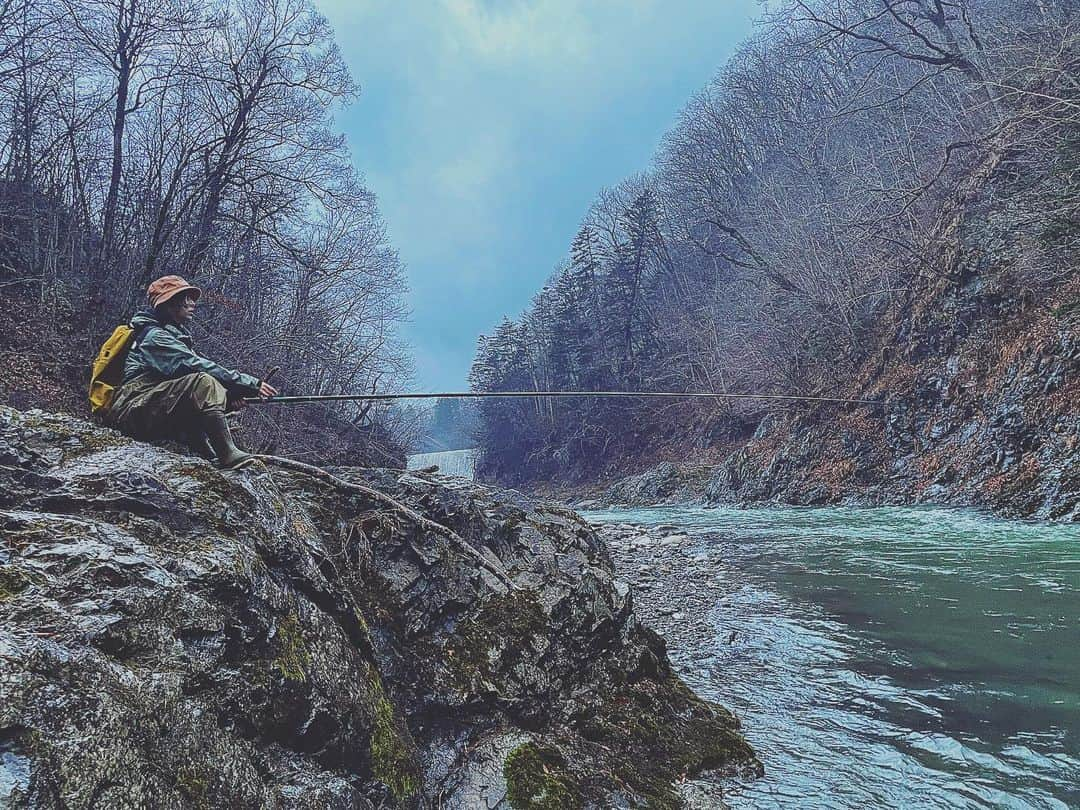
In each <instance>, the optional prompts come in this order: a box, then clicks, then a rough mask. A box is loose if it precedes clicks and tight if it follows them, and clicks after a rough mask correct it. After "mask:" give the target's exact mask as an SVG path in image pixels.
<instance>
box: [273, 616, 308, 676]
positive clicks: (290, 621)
mask: <svg viewBox="0 0 1080 810" xmlns="http://www.w3.org/2000/svg"><path fill="white" fill-rule="evenodd" d="M277 638H278V649H279V653H278V657H277V658H275V659H274V666H275V667H277V670H278V672H280V673H281V676H282V677H283V678H285V679H286V680H289V681H306V680H307V678H308V674H307V671H308V668H309V667H310V666H311V653H310V652H308V648H307V644H305V643H304V634H303V631H302V630H301V629H300V620H299V618H298V617H297V615H296V613H290V614H289V615H288V616H286V617H285V618H284V619H282V620H281V624H279V625H278V628H277Z"/></svg>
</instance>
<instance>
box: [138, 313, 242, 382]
mask: <svg viewBox="0 0 1080 810" xmlns="http://www.w3.org/2000/svg"><path fill="white" fill-rule="evenodd" d="M131 328H132V329H134V330H135V335H136V338H135V343H134V344H133V345H132V347H131V349H130V351H129V352H128V356H127V361H126V362H125V363H124V383H125V384H126V383H129V382H131V381H132V380H134V379H135V378H136V377H139V376H142V375H143V374H147V373H152V374H153V375H154V376H155V378H156V379H158V380H172V379H176V378H177V377H183V376H184V375H185V374H196V373H198V372H200V371H205V372H206V373H207V374H209V375H210V376H211V377H213V378H214V379H215V380H217V381H218V382H220V383H221V384H222V385H224V386H225V387H226V388H227V389H229V390H230V391H235V392H237V393H252V394H255V393H258V391H259V380H258V378H256V377H252V376H251V375H250V374H243V373H242V372H239V371H233V370H232V369H228V368H225V366H222V365H218V364H217V363H215V362H214V361H213V360H207V359H206V358H205V357H203V356H202V355H200V354H199V353H197V352H196V351H195V349H194V341H193V340H192V338H191V335H189V334H188V333H187V331H186V330H184V329H183V328H182V327H179V326H175V325H173V324H168V325H165V326H162V324H161V323H159V322H158V320H157V319H156V318H155V317H154V313H153V312H151V311H150V310H143V311H141V312H138V313H136V315H135V317H134V318H132V319H131Z"/></svg>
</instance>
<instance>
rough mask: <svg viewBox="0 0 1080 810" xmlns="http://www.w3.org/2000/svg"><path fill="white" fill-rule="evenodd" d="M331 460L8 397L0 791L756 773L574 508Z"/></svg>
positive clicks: (484, 800)
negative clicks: (205, 450) (208, 446)
mask: <svg viewBox="0 0 1080 810" xmlns="http://www.w3.org/2000/svg"><path fill="white" fill-rule="evenodd" d="M339 474H340V475H341V476H343V477H344V478H342V479H339V481H338V482H337V483H335V482H334V481H331V480H328V479H325V480H320V479H317V478H314V477H311V476H309V475H306V474H303V473H300V472H295V471H293V472H288V471H285V472H283V471H281V470H277V469H275V470H271V469H268V468H267V467H264V466H262V465H261V464H260V465H255V467H254V468H252V469H250V470H248V471H242V472H240V473H235V474H230V475H222V474H220V473H219V472H217V471H216V470H214V469H213V468H212V467H211V466H210V465H208V464H207V463H205V462H204V461H202V460H199V459H196V458H193V457H189V456H186V455H180V454H176V453H173V452H170V451H168V450H166V449H162V448H159V447H156V446H151V445H147V444H142V443H139V442H134V441H130V440H128V439H126V438H124V437H122V436H120V435H119V434H117V433H114V432H112V431H108V430H102V429H98V428H96V427H94V426H92V425H90V424H88V423H86V422H83V421H80V420H77V419H74V418H72V417H67V416H57V415H50V414H46V413H42V412H39V411H31V412H27V413H23V412H19V411H16V410H12V409H9V408H0V493H2V494H0V526H2V527H3V544H2V545H0V619H2V621H0V752H2V754H3V756H2V757H0V800H2V801H0V803H4V804H5V806H12V807H38V808H52V807H56V808H59V807H68V808H90V807H120V806H124V807H133V806H150V805H153V806H155V807H174V808H181V807H319V808H328V807H338V808H370V807H377V806H378V807H385V806H401V807H420V806H429V805H436V804H437V805H438V806H440V807H460V808H473V807H507V806H511V807H518V808H520V807H537V808H539V807H575V806H596V805H597V804H604V805H605V806H606V805H609V804H612V803H614V804H619V803H622V804H625V805H628V806H637V805H640V804H644V803H646V802H651V803H652V805H653V806H677V804H678V802H679V799H678V795H677V793H676V792H675V791H674V789H673V788H672V782H673V781H674V780H676V779H677V778H679V777H680V776H682V775H684V774H687V773H690V774H693V773H696V772H699V771H701V770H703V769H717V768H723V769H729V770H730V769H738V770H748V771H756V770H759V769H760V765H758V764H757V762H756V760H755V759H754V757H753V752H752V751H751V750H750V748H749V747H748V746H747V745H746V743H745V742H744V741H743V740H742V738H741V737H740V736H739V734H738V732H737V730H736V729H737V722H736V721H735V719H734V718H733V717H732V716H731V715H730V714H729V713H727V712H725V711H724V710H723V709H721V708H719V707H717V706H713V705H710V704H707V703H705V702H704V701H702V700H700V699H698V698H697V697H695V696H694V695H693V694H692V693H691V692H690V691H689V690H688V689H687V688H686V687H685V686H684V685H683V683H682V682H681V681H680V680H679V679H678V678H676V677H675V676H674V675H673V674H672V671H671V669H670V666H669V663H668V659H667V655H666V652H665V648H664V643H663V641H662V640H661V639H660V638H659V637H657V636H656V635H655V634H653V633H651V632H650V631H648V630H646V629H644V628H643V627H642V626H641V625H640V624H639V623H638V620H637V619H636V618H635V615H634V612H633V608H632V601H631V597H630V594H629V593H628V588H627V586H626V585H625V584H623V583H620V582H617V581H615V580H614V579H613V576H612V569H611V564H610V561H609V558H608V554H607V551H606V549H605V547H604V546H603V545H602V544H601V542H600V541H599V540H598V539H597V537H596V535H595V534H594V532H593V531H592V530H591V529H590V528H589V527H588V526H587V525H586V524H585V523H584V522H582V521H581V520H580V519H579V518H578V517H576V516H575V515H574V514H573V513H572V512H569V511H567V510H565V509H561V508H557V507H554V506H548V505H545V504H542V503H537V502H535V501H532V500H529V499H527V498H525V497H523V496H520V495H518V494H516V493H509V492H499V491H497V490H492V489H487V488H483V487H479V486H474V485H471V484H466V483H450V482H449V481H448V480H444V479H438V478H433V477H430V476H429V477H422V476H419V475H412V474H400V473H396V472H392V471H370V470H369V471H365V472H364V480H365V481H367V482H369V483H370V482H372V481H374V482H375V485H376V486H377V487H378V488H379V489H381V490H383V491H384V492H385V493H390V494H391V495H392V496H393V498H395V499H397V501H396V505H395V502H394V501H391V500H390V499H389V498H387V496H386V495H385V494H379V493H378V492H375V491H365V490H364V488H363V487H360V486H358V485H357V484H356V483H355V480H356V476H357V475H358V474H359V473H358V472H357V471H354V470H341V471H339ZM346 478H347V479H352V480H353V483H351V484H350V483H348V482H347V481H345V479H346ZM412 510H418V511H420V512H423V513H424V514H426V515H427V516H428V518H427V519H425V518H422V517H420V516H419V515H417V513H416V512H414V511H412ZM429 519H434V520H436V521H438V522H439V523H441V524H443V525H444V526H447V527H450V529H452V530H453V531H445V530H442V529H439V527H436V526H435V525H434V524H432V523H431V522H430V520H429ZM454 532H456V533H457V534H455V533H454ZM465 544H467V547H468V548H469V549H472V550H473V551H472V552H470V553H465V551H466V550H467V549H466V548H465ZM477 552H478V553H479V555H482V558H483V559H485V560H486V563H485V564H484V565H478V564H477V560H476V559H475V558H474V555H475V554H476V553H477ZM502 571H505V572H506V573H507V574H509V576H510V577H512V579H513V581H514V585H515V588H514V589H513V590H508V589H507V587H506V586H505V585H504V584H503V582H502V581H501V577H500V576H497V575H496V573H498V572H502ZM492 572H496V573H492Z"/></svg>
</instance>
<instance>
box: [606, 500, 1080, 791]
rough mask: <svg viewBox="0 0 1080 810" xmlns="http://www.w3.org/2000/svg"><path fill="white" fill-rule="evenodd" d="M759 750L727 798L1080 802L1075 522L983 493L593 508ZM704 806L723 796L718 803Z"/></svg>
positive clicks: (675, 647)
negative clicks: (915, 499)
mask: <svg viewBox="0 0 1080 810" xmlns="http://www.w3.org/2000/svg"><path fill="white" fill-rule="evenodd" d="M586 517H587V518H588V519H589V520H590V521H593V522H596V523H599V524H600V534H601V537H603V538H604V540H605V541H606V542H607V543H608V545H609V546H610V548H611V551H612V558H613V560H614V563H615V570H616V574H617V576H619V577H620V578H623V579H625V580H626V581H627V582H629V583H630V586H631V590H632V592H633V595H634V604H635V609H636V610H637V612H638V614H639V615H640V616H641V617H642V621H643V622H644V623H645V624H646V626H648V627H650V628H651V629H653V630H655V631H656V632H658V633H660V634H662V635H663V636H664V637H665V638H666V639H667V640H668V654H669V656H670V658H671V660H672V664H673V666H674V668H675V670H676V671H677V672H678V673H679V674H680V676H681V677H683V678H684V679H686V681H687V682H688V683H689V684H690V685H691V686H692V687H693V688H694V689H695V691H697V692H699V693H700V694H703V695H706V696H708V697H709V698H711V699H713V700H719V701H721V702H723V703H724V704H725V705H727V706H729V707H730V708H731V709H732V710H733V711H734V712H735V713H736V714H737V715H738V716H739V717H740V719H741V720H742V721H743V728H744V729H745V733H746V734H747V736H748V738H749V740H750V742H751V743H752V744H754V745H755V747H756V748H757V749H758V750H759V751H760V753H761V755H762V759H763V761H764V762H765V763H766V768H767V770H766V775H765V778H764V779H762V780H758V781H756V782H753V783H728V784H726V785H725V786H724V787H725V790H726V793H725V797H726V801H727V802H728V803H729V804H730V805H731V807H732V808H734V810H743V809H744V808H755V809H757V810H764V809H765V808H769V809H770V810H772V809H774V808H775V810H780V808H786V807H792V806H799V807H817V806H829V807H838V808H839V807H844V808H846V807H851V808H855V807H868V806H876V807H913V806H918V807H931V808H955V807H986V806H995V807H1010V808H1049V807H1052V808H1058V807H1060V808H1065V807H1074V806H1077V804H1078V803H1080V793H1078V792H1077V788H1076V786H1077V785H1078V784H1080V712H1078V707H1080V693H1078V692H1077V685H1076V682H1075V672H1076V668H1077V666H1080V660H1078V659H1077V650H1078V649H1080V646H1078V645H1077V636H1076V628H1075V622H1073V620H1072V617H1074V616H1075V615H1077V612H1078V611H1080V569H1078V568H1077V564H1076V559H1077V554H1078V552H1080V527H1075V526H1048V525H1041V524H1037V523H1030V522H1018V521H1005V520H999V519H995V518H991V517H988V516H986V515H984V514H979V513H975V512H972V511H970V510H956V509H935V508H899V507H884V508H875V509H863V508H846V507H838V508H831V507H822V508H813V509H804V508H789V507H773V508H758V509H745V510H743V509H732V508H724V507H721V508H717V509H700V508H679V507H670V508H662V509H632V510H615V511H606V512H596V513H586ZM701 806H703V807H711V805H709V804H707V803H705V804H703V805H701Z"/></svg>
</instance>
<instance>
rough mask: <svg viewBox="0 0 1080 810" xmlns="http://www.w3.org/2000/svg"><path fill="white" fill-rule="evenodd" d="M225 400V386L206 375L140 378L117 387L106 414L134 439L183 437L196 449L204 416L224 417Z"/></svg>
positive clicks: (201, 432)
mask: <svg viewBox="0 0 1080 810" xmlns="http://www.w3.org/2000/svg"><path fill="white" fill-rule="evenodd" d="M227 398H228V397H227V396H226V393H225V386H224V385H222V384H221V383H219V382H218V381H217V380H215V379H214V378H213V377H211V376H210V375H209V374H207V373H206V372H205V371H200V372H197V373H195V374H185V375H184V376H182V377H177V378H175V379H172V380H161V378H160V377H157V376H156V375H154V374H143V375H141V376H139V377H136V378H135V379H134V380H132V381H131V382H128V383H124V385H122V386H121V387H120V390H119V391H117V393H116V397H115V399H113V403H112V407H111V408H110V409H109V412H110V417H111V418H112V420H113V422H114V423H115V425H116V426H117V427H118V428H120V429H121V430H122V431H124V433H127V434H128V435H129V436H133V437H135V438H136V439H166V438H175V437H177V436H178V435H183V436H186V437H191V438H190V439H189V441H192V443H193V444H194V445H195V446H196V447H197V448H198V447H199V445H198V441H201V439H202V437H203V436H204V435H205V429H204V427H203V425H204V415H205V414H206V413H207V412H208V411H221V412H222V413H224V411H225V404H226V400H227Z"/></svg>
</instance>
